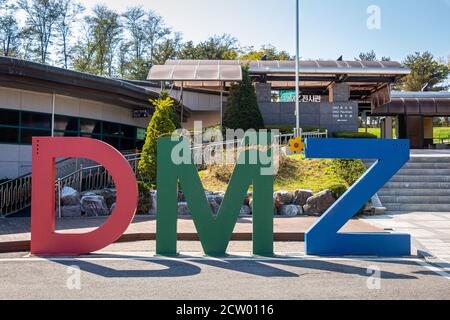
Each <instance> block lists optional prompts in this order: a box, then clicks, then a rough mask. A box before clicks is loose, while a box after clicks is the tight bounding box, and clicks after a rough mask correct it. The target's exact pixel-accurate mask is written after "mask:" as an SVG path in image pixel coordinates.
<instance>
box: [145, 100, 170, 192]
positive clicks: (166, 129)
mask: <svg viewBox="0 0 450 320" xmlns="http://www.w3.org/2000/svg"><path fill="white" fill-rule="evenodd" d="M151 102H152V103H153V105H154V106H155V113H154V114H153V116H152V120H151V121H150V124H149V125H148V127H147V134H146V138H145V144H144V146H143V147H142V156H141V160H140V161H139V165H138V173H139V175H140V177H141V178H142V179H143V180H144V181H145V183H151V184H156V156H157V155H156V151H157V143H158V138H159V137H162V136H169V135H171V134H172V133H173V131H175V129H176V128H175V125H174V124H173V122H172V110H173V100H172V99H171V98H169V97H166V98H165V99H162V98H159V99H156V100H151Z"/></svg>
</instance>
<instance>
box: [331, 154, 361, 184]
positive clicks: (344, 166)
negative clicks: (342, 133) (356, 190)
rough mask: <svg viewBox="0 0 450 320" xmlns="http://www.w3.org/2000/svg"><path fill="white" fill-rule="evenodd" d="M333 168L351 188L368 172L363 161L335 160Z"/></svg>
mask: <svg viewBox="0 0 450 320" xmlns="http://www.w3.org/2000/svg"><path fill="white" fill-rule="evenodd" d="M332 168H333V170H334V172H335V173H336V175H337V176H338V177H340V178H341V179H342V180H344V181H345V182H346V183H347V184H348V185H349V186H351V185H352V184H354V183H355V182H356V180H358V179H359V178H360V177H361V176H362V175H363V174H364V172H365V171H366V167H365V166H364V164H363V163H362V161H361V160H355V159H334V160H333V164H332Z"/></svg>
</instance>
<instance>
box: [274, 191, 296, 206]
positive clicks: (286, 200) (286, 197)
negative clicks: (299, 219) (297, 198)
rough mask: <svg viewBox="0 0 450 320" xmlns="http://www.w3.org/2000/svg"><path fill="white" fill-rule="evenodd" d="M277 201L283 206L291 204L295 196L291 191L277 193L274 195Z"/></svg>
mask: <svg viewBox="0 0 450 320" xmlns="http://www.w3.org/2000/svg"><path fill="white" fill-rule="evenodd" d="M273 196H274V198H275V199H278V201H279V202H280V203H281V204H282V205H283V204H291V203H292V200H294V195H293V194H292V192H289V191H285V190H281V191H276V192H274V194H273Z"/></svg>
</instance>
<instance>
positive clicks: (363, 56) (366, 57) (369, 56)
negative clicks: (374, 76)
mask: <svg viewBox="0 0 450 320" xmlns="http://www.w3.org/2000/svg"><path fill="white" fill-rule="evenodd" d="M355 60H356V61H379V59H378V58H377V54H376V53H375V51H374V50H371V51H368V52H361V53H360V54H359V56H358V58H355ZM381 61H391V58H390V57H381Z"/></svg>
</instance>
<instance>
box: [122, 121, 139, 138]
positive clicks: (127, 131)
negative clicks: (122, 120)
mask: <svg viewBox="0 0 450 320" xmlns="http://www.w3.org/2000/svg"><path fill="white" fill-rule="evenodd" d="M122 134H123V136H124V137H127V138H131V139H134V137H135V136H136V128H135V127H132V126H127V125H124V124H123V125H122Z"/></svg>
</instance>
